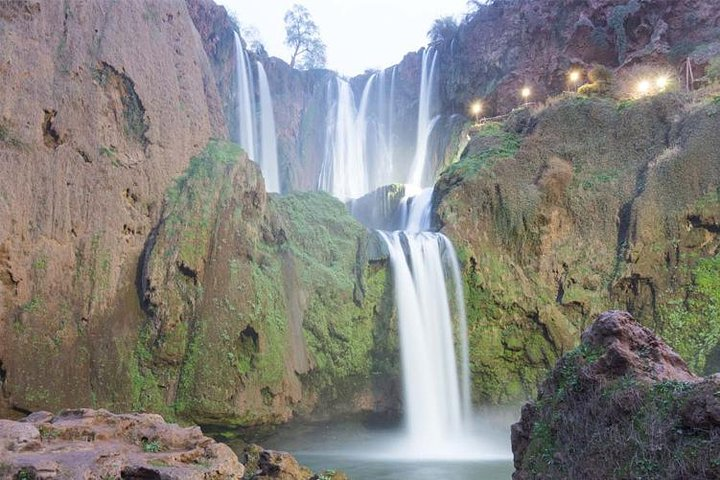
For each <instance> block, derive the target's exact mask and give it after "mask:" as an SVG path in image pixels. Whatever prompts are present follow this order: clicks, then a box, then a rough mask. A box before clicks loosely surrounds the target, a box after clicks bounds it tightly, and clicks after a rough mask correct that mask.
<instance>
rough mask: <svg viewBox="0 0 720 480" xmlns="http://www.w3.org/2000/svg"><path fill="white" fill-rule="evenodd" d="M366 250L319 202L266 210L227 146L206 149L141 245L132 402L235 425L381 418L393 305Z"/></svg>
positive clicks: (308, 197)
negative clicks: (143, 320)
mask: <svg viewBox="0 0 720 480" xmlns="http://www.w3.org/2000/svg"><path fill="white" fill-rule="evenodd" d="M366 237H367V233H366V230H365V229H364V228H363V227H362V226H361V225H360V224H359V223H357V222H356V221H355V220H353V219H352V217H350V215H349V214H348V213H347V212H346V210H345V207H344V205H343V204H342V203H341V202H339V201H337V200H335V199H333V198H331V197H330V196H329V195H327V194H323V193H305V194H295V195H290V196H288V197H282V198H280V197H267V196H266V194H265V192H264V189H263V184H262V178H261V177H260V174H259V170H258V169H257V167H256V166H255V165H254V164H253V163H251V162H249V161H248V160H247V158H246V157H244V155H242V154H241V151H240V150H239V149H238V148H237V147H234V146H233V145H231V144H223V143H211V144H210V145H209V146H208V148H207V149H206V150H205V152H204V153H203V155H202V156H199V157H197V158H195V159H194V160H193V162H192V163H191V166H190V168H189V170H188V171H187V172H186V173H185V175H184V176H183V177H182V178H181V179H180V180H178V182H177V184H176V185H175V186H174V187H173V188H172V189H171V190H170V191H169V193H168V196H167V198H166V208H165V212H164V214H163V217H162V220H161V224H160V226H159V228H158V230H157V231H156V233H155V234H154V235H153V237H152V239H151V242H150V244H149V245H148V251H147V257H146V261H145V268H144V270H143V273H142V286H143V292H144V295H145V300H146V302H147V303H146V308H147V309H148V311H149V313H150V317H151V321H150V322H149V323H148V324H147V325H146V326H145V328H144V330H143V332H144V333H143V334H142V336H141V339H140V342H139V343H138V347H137V353H136V357H135V358H136V360H137V362H138V363H137V365H136V370H135V372H136V376H135V378H134V385H136V386H137V390H136V391H135V392H134V399H135V401H136V402H138V405H141V406H143V407H145V408H151V409H153V410H156V411H167V410H170V411H174V412H176V413H177V414H179V415H181V416H184V417H189V418H192V419H194V420H196V421H199V422H203V423H211V422H217V423H240V424H254V423H266V422H278V421H283V420H287V419H288V418H290V417H291V416H292V415H293V413H294V412H301V413H306V414H311V413H313V411H314V410H315V408H316V407H317V406H319V405H322V407H323V412H321V415H327V414H329V413H331V412H333V411H356V410H377V409H386V408H388V407H389V406H392V405H393V404H394V402H396V401H397V398H392V397H391V398H388V382H393V381H394V380H395V379H396V378H397V374H398V372H397V362H396V361H393V358H394V356H395V355H396V354H397V352H396V348H397V347H396V344H395V342H394V341H393V338H394V337H389V336H388V333H389V332H390V331H391V330H390V329H392V328H394V327H393V326H392V323H391V321H392V300H391V295H390V290H389V289H388V288H387V285H386V284H387V280H386V269H385V268H384V266H382V265H374V266H373V265H368V261H367V258H366V256H365V253H364V252H365V245H366V243H367V238H366ZM380 387H382V388H380Z"/></svg>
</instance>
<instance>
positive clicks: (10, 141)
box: [0, 123, 25, 148]
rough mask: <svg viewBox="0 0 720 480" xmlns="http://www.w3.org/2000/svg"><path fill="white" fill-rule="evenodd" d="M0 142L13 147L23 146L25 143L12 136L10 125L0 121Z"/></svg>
mask: <svg viewBox="0 0 720 480" xmlns="http://www.w3.org/2000/svg"><path fill="white" fill-rule="evenodd" d="M0 142H2V143H5V144H6V145H9V146H11V147H13V148H24V147H25V144H24V143H23V142H21V141H20V140H18V139H17V138H16V137H15V136H13V134H12V132H11V131H10V127H8V126H7V125H5V124H2V123H0Z"/></svg>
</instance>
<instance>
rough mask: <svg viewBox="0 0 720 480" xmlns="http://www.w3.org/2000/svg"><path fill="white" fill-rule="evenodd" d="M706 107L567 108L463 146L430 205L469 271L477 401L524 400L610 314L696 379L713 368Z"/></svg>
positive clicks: (554, 106)
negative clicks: (644, 330) (648, 334)
mask: <svg viewBox="0 0 720 480" xmlns="http://www.w3.org/2000/svg"><path fill="white" fill-rule="evenodd" d="M713 98H714V97H711V96H710V97H707V96H702V95H701V96H698V97H697V98H696V99H694V100H693V98H692V97H691V96H687V95H684V94H675V93H668V94H665V95H660V96H657V97H652V98H646V99H642V100H638V101H635V102H620V103H618V102H616V101H613V100H607V99H591V98H586V97H581V96H565V97H563V98H560V99H557V100H555V101H553V102H551V103H550V104H549V105H547V106H546V107H542V108H538V109H537V110H534V111H530V110H521V111H517V112H515V113H513V114H512V115H511V116H510V117H509V118H508V119H507V120H506V121H505V122H504V123H503V124H500V123H492V122H491V123H487V124H485V125H483V126H482V127H480V128H479V129H477V130H476V131H475V132H474V133H473V134H472V140H471V141H470V143H469V145H468V147H467V149H466V150H465V152H464V154H463V157H462V158H461V160H460V161H459V162H458V163H456V164H453V165H452V166H450V167H449V168H448V169H446V170H445V172H444V173H443V174H442V175H441V177H440V180H439V182H438V184H437V186H436V196H435V199H434V202H435V212H436V218H435V222H436V225H437V227H438V228H441V230H442V231H443V232H445V233H446V234H447V235H448V236H449V237H450V238H451V239H452V240H453V242H454V243H455V246H456V248H457V249H458V254H459V256H460V258H461V260H462V262H463V268H464V279H465V282H466V295H467V303H468V316H469V324H470V344H471V363H472V369H473V373H474V377H473V378H474V384H475V390H476V393H477V395H478V396H479V398H481V399H483V400H490V401H505V400H508V399H512V398H517V397H522V396H523V395H524V394H526V393H527V392H532V391H533V388H534V385H535V384H536V383H537V381H538V380H539V379H540V378H541V377H542V375H543V372H544V371H545V369H546V368H548V367H549V366H551V365H552V364H553V363H554V362H555V360H556V358H558V357H559V356H560V355H561V354H563V353H564V352H566V351H568V349H570V348H572V347H573V346H574V343H575V338H576V333H577V332H578V331H580V330H582V328H584V326H585V323H584V322H585V321H586V319H587V318H588V317H592V316H594V315H597V314H598V313H600V312H602V311H604V310H606V309H607V308H611V307H619V308H624V309H628V310H630V311H631V312H632V313H633V314H634V315H635V316H636V318H638V320H640V321H641V322H643V323H644V324H646V325H648V326H651V327H653V328H655V329H657V330H658V331H659V332H661V333H662V334H663V335H665V336H666V338H667V340H668V341H669V342H670V344H671V345H673V346H674V347H675V348H676V349H677V350H678V351H680V352H681V354H683V355H687V358H688V359H689V360H690V363H691V366H692V367H693V368H694V369H695V370H696V371H698V372H702V371H704V369H705V368H706V367H708V368H715V366H716V364H717V363H716V360H715V358H716V354H715V347H716V345H717V344H718V341H719V340H720V336H719V335H718V334H717V327H716V326H715V322H714V320H713V316H712V314H711V312H712V309H713V308H715V307H714V305H716V303H717V293H716V291H715V286H716V285H717V281H718V280H717V279H718V278H719V276H718V273H719V270H718V258H717V246H718V242H719V241H720V239H719V238H718V236H717V233H718V229H717V227H716V220H715V219H716V217H717V215H716V212H717V211H718V207H719V206H720V203H719V202H720V199H719V198H718V191H719V190H718V188H719V187H720V177H718V175H717V172H718V171H719V170H718V167H720V165H718V161H719V158H718V156H717V155H716V153H714V152H716V151H718V149H720V144H716V143H717V140H716V139H717V136H715V135H713V134H712V133H711V132H713V131H716V130H717V129H718V128H720V124H718V119H719V118H720V117H719V116H718V112H719V110H718V109H719V108H720V105H718V103H717V102H716V101H715V100H713ZM699 332H702V333H699Z"/></svg>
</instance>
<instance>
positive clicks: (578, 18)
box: [441, 0, 720, 113]
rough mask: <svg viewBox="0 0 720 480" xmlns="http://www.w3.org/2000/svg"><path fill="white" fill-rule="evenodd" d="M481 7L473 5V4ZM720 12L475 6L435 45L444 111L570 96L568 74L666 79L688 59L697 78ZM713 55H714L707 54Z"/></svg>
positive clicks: (542, 2)
mask: <svg viewBox="0 0 720 480" xmlns="http://www.w3.org/2000/svg"><path fill="white" fill-rule="evenodd" d="M478 3H479V2H478ZM719 20H720V11H718V9H717V5H715V4H714V2H711V1H707V0H680V1H677V0H660V1H652V2H643V1H638V0H595V1H591V2H585V1H573V0H568V1H563V2H559V1H555V0H497V1H494V2H490V3H489V4H488V5H479V6H478V9H477V12H475V13H473V14H470V15H469V16H467V17H466V19H465V21H464V22H463V23H462V25H461V26H460V28H459V29H458V31H457V32H456V33H455V35H454V36H453V37H452V38H451V39H448V40H447V41H445V42H444V43H443V44H442V45H441V52H442V55H441V58H442V60H443V63H442V68H441V72H442V74H441V75H442V77H443V80H442V82H441V84H442V85H443V87H444V96H445V99H446V106H447V107H448V108H450V109H451V110H452V111H454V112H465V111H466V109H467V108H468V106H469V105H470V104H471V103H472V102H473V101H474V100H475V99H476V98H484V100H485V104H486V108H487V110H488V112H486V113H490V112H492V111H495V112H497V113H504V112H507V111H510V110H511V109H513V108H514V107H516V106H517V105H518V104H519V103H522V99H521V98H519V92H520V89H521V88H522V87H524V86H530V87H531V88H532V91H533V92H532V100H536V101H542V100H545V99H546V98H548V97H550V96H552V95H557V94H558V93H561V92H563V91H565V90H568V89H570V88H571V87H572V85H568V81H567V73H568V71H569V70H570V69H571V68H578V67H580V68H583V69H585V70H586V71H587V69H588V67H589V66H590V65H591V64H602V65H605V66H607V67H610V68H617V67H621V66H622V67H627V66H630V65H635V64H642V63H652V64H654V65H657V66H669V71H671V72H672V71H674V70H675V68H676V67H679V66H680V65H682V64H683V63H684V62H685V60H686V58H688V57H691V58H692V59H693V62H694V65H695V68H696V70H697V72H696V73H697V76H698V78H699V77H700V76H701V74H702V71H703V68H704V65H706V64H707V61H708V57H707V55H706V54H704V52H708V51H709V50H708V47H709V46H712V45H714V44H715V43H716V42H717V35H718V30H717V28H718V21H719ZM710 51H712V49H710Z"/></svg>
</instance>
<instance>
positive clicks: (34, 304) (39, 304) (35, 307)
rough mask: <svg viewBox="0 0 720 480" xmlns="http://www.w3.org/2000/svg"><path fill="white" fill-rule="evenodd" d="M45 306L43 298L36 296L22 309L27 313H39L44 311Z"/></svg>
mask: <svg viewBox="0 0 720 480" xmlns="http://www.w3.org/2000/svg"><path fill="white" fill-rule="evenodd" d="M44 306H45V302H44V301H43V299H42V298H41V297H38V296H34V297H32V298H31V299H30V301H29V302H27V303H25V304H24V305H23V306H22V307H20V308H21V309H22V311H23V312H25V313H38V312H40V311H42V310H43V308H44Z"/></svg>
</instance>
